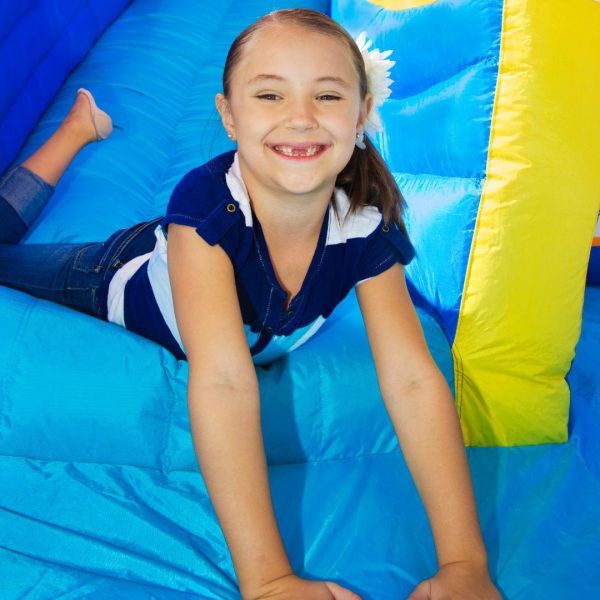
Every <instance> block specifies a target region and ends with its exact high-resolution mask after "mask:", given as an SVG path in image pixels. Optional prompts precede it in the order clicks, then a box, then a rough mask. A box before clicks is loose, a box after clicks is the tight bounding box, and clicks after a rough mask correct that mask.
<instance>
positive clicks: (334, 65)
mask: <svg viewBox="0 0 600 600" xmlns="http://www.w3.org/2000/svg"><path fill="white" fill-rule="evenodd" d="M216 102H217V108H218V110H219V113H220V114H221V117H222V120H223V125H224V126H225V128H226V130H227V131H228V132H229V133H232V134H233V137H234V139H236V140H237V143H238V155H239V161H240V169H241V171H242V176H243V177H244V181H245V183H246V186H247V188H248V192H249V193H250V197H251V198H257V197H259V195H261V194H265V195H266V194H268V195H269V196H273V194H274V193H275V194H278V195H281V194H282V193H284V194H286V195H288V196H289V195H290V194H292V195H305V194H319V195H324V194H327V195H328V196H327V197H328V198H329V195H330V194H331V192H332V190H333V186H334V184H335V180H336V177H337V175H338V174H339V173H340V171H341V170H342V169H343V168H344V167H345V166H346V164H347V163H348V161H349V160H350V157H351V156H352V153H353V151H354V142H355V140H356V133H357V131H358V129H359V128H360V126H361V125H362V123H363V122H364V119H365V117H366V114H367V112H368V109H369V108H370V103H371V99H370V96H367V98H365V99H364V100H361V98H360V91H359V80H358V74H357V72H356V69H355V67H354V64H353V62H352V55H351V54H350V50H349V49H348V48H347V47H346V46H345V44H344V43H343V42H342V41H339V40H337V39H335V38H332V37H330V36H328V35H324V34H321V33H316V32H314V31H311V30H308V29H305V28H302V27H299V26H297V25H289V24H286V25H283V24H276V25H275V24H273V25H268V26H266V27H264V28H262V29H261V30H259V31H258V32H256V33H255V34H254V36H253V37H252V38H251V39H250V40H249V41H248V43H247V44H246V45H245V46H244V47H243V51H242V56H241V58H240V60H239V62H238V63H237V65H235V67H234V69H233V72H232V77H231V90H230V94H229V98H227V99H225V97H224V96H223V95H222V94H218V95H217V98H216Z"/></svg>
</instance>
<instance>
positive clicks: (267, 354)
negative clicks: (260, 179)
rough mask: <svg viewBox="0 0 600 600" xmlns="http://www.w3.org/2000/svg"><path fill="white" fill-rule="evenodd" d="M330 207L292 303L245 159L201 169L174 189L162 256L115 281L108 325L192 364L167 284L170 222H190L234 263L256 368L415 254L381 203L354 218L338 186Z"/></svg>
mask: <svg viewBox="0 0 600 600" xmlns="http://www.w3.org/2000/svg"><path fill="white" fill-rule="evenodd" d="M332 202H335V203H336V206H337V214H336V211H335V210H334V208H333V205H332V204H331V205H330V206H329V208H328V209H327V211H326V213H325V216H324V219H323V223H322V226H321V231H320V235H319V240H318V243H317V248H316V251H315V254H314V256H313V259H312V262H311V263H310V266H309V268H308V272H307V274H306V277H305V280H304V282H303V284H302V288H301V289H300V291H299V292H298V294H297V295H296V296H294V298H293V299H292V300H291V302H290V304H289V306H287V307H286V306H285V305H286V302H287V298H288V294H287V292H286V291H285V290H284V289H283V288H282V287H281V285H280V284H279V282H278V280H277V278H276V276H275V271H274V269H273V265H272V263H271V260H270V258H269V252H268V249H267V244H266V241H265V238H264V235H263V232H262V229H261V226H260V223H259V221H258V219H257V218H256V215H255V214H254V213H253V211H252V206H251V203H250V199H249V197H248V194H247V192H246V188H245V186H244V183H243V180H242V177H241V174H240V170H239V164H238V160H237V155H236V154H235V153H234V152H228V153H226V154H222V155H221V156H218V157H216V158H214V159H213V160H211V161H210V162H208V163H206V164H205V165H203V166H201V167H198V168H196V169H193V170H192V171H190V172H189V173H188V174H187V175H185V176H184V177H183V179H182V180H181V181H180V182H179V183H178V185H177V186H176V187H175V190H174V191H173V194H172V196H171V199H170V201H169V204H168V207H167V214H166V216H165V217H164V218H163V219H162V221H161V222H160V224H159V226H158V227H157V228H156V230H155V235H156V245H155V248H154V250H153V251H152V252H150V253H148V254H147V255H144V256H140V257H137V258H135V259H134V260H132V261H130V262H129V263H126V264H125V265H124V266H123V267H122V268H121V269H120V270H119V271H117V274H116V275H115V277H114V278H113V280H112V281H111V284H110V289H109V296H108V314H109V317H108V318H109V320H110V321H113V322H116V323H120V324H121V325H124V326H125V327H127V328H128V329H130V330H132V331H136V332H137V333H140V334H141V335H144V336H145V337H148V338H150V339H153V340H155V341H157V342H158V343H160V344H162V345H163V346H165V347H166V348H168V349H169V350H170V351H171V352H172V353H173V354H174V355H175V356H176V357H177V358H180V359H183V358H185V350H184V348H183V344H182V342H181V336H180V335H179V332H178V330H177V324H176V321H175V313H174V309H173V299H172V295H171V289H170V284H169V276H168V269H167V253H168V241H167V228H166V225H168V224H169V223H178V224H180V225H187V226H189V227H193V228H194V229H195V230H196V232H197V234H198V235H200V236H201V237H202V238H203V239H204V240H205V241H206V242H207V243H209V244H211V245H215V244H219V245H220V246H221V247H222V248H223V250H224V251H225V252H226V253H227V255H228V257H229V259H230V260H231V263H232V265H233V269H234V272H235V282H236V288H237V294H238V299H239V303H240V309H241V313H242V319H243V323H244V329H245V332H246V337H247V340H248V345H249V347H250V351H251V354H252V358H253V360H254V362H255V363H256V364H266V363H269V362H271V361H273V360H275V359H276V358H278V357H280V356H282V355H283V354H285V353H287V352H290V351H291V350H293V349H295V348H297V347H298V346H300V345H301V344H303V343H304V342H306V340H308V339H309V338H310V337H312V336H313V335H314V334H315V333H316V331H317V330H318V329H319V327H321V325H322V324H323V323H324V322H325V319H326V318H327V317H328V316H329V315H330V314H331V312H332V311H333V309H334V308H335V307H336V306H337V305H338V304H339V303H340V302H341V301H342V300H343V298H344V297H345V296H346V295H347V294H348V292H349V291H350V290H351V289H352V288H353V287H354V286H355V285H357V284H358V283H361V282H362V281H364V280H366V279H369V278H370V277H373V276H375V275H377V274H379V273H381V272H383V271H385V270H386V269H388V268H389V267H391V266H392V265H393V264H395V263H396V262H400V263H402V264H407V263H408V262H410V260H411V259H412V258H413V256H414V249H413V246H412V244H411V243H410V241H409V239H408V238H407V237H406V236H405V235H404V234H403V233H402V232H401V231H400V230H399V229H398V228H397V227H396V226H390V227H389V228H388V227H385V226H384V223H383V218H382V215H381V213H380V211H379V210H378V209H377V208H376V207H373V206H366V207H362V208H360V209H359V210H358V211H356V212H353V213H350V212H349V207H350V202H349V199H348V197H347V195H346V194H345V192H344V191H343V190H341V189H338V188H336V190H335V192H334V197H333V200H332ZM207 284H208V285H209V282H207Z"/></svg>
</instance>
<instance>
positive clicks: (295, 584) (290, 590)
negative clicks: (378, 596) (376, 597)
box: [244, 575, 361, 600]
mask: <svg viewBox="0 0 600 600" xmlns="http://www.w3.org/2000/svg"><path fill="white" fill-rule="evenodd" d="M244 600H361V597H360V596H358V595H357V594H355V593H354V592H351V591H350V590H347V589H346V588H343V587H342V586H341V585H338V584H337V583H333V582H332V581H309V580H307V579H300V577H296V575H287V576H285V577H281V578H279V579H276V580H275V581H271V582H269V583H267V584H265V585H264V586H263V588H262V589H261V591H260V592H258V594H257V595H250V596H244Z"/></svg>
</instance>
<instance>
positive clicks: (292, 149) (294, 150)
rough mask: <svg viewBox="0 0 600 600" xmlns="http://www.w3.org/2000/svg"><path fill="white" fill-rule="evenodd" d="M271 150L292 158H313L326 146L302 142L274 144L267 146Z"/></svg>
mask: <svg viewBox="0 0 600 600" xmlns="http://www.w3.org/2000/svg"><path fill="white" fill-rule="evenodd" d="M269 148H271V150H273V152H275V153H276V154H279V155H280V156H284V157H286V158H294V159H310V158H315V157H316V156H319V155H320V154H322V153H323V152H324V151H325V149H326V148H327V146H325V145H323V144H302V145H298V146H296V145H293V146H292V145H289V144H276V145H273V146H269Z"/></svg>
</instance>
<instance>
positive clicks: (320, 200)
mask: <svg viewBox="0 0 600 600" xmlns="http://www.w3.org/2000/svg"><path fill="white" fill-rule="evenodd" d="M248 195H249V198H250V203H251V205H252V210H253V211H254V214H255V215H256V217H257V218H258V220H259V222H260V225H261V227H262V230H263V233H264V234H265V236H266V237H277V238H280V237H282V238H283V237H285V238H288V239H290V240H303V239H307V238H314V237H315V236H318V235H319V232H320V231H321V226H322V223H323V217H324V216H325V211H326V210H327V208H328V207H329V204H330V201H331V197H332V195H333V189H331V190H320V191H319V193H317V194H304V195H287V196H286V195H281V194H269V193H268V192H267V193H265V192H264V191H262V192H261V193H260V194H256V193H253V190H250V189H248Z"/></svg>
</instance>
